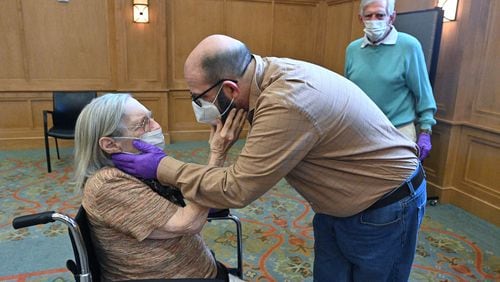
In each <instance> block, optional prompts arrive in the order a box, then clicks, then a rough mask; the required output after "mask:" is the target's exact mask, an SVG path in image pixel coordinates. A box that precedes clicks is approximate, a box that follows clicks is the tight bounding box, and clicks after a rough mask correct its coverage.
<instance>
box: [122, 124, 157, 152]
mask: <svg viewBox="0 0 500 282" xmlns="http://www.w3.org/2000/svg"><path fill="white" fill-rule="evenodd" d="M113 138H114V139H132V140H141V141H144V142H146V143H148V144H151V145H154V146H156V147H158V148H160V149H163V147H164V146H165V136H163V132H162V131H161V128H158V129H156V130H152V131H150V132H146V133H144V134H143V135H141V136H139V137H128V136H123V137H122V136H120V137H113ZM124 153H126V152H124Z"/></svg>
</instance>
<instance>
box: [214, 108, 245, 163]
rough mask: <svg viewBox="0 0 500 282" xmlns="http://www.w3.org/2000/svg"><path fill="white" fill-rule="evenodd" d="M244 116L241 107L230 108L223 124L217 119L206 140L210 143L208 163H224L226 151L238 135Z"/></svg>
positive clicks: (243, 122)
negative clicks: (237, 108)
mask: <svg viewBox="0 0 500 282" xmlns="http://www.w3.org/2000/svg"><path fill="white" fill-rule="evenodd" d="M246 116H247V115H246V112H245V111H244V110H243V109H239V110H236V109H232V110H231V111H230V112H229V115H228V117H227V119H226V123H225V124H222V121H221V120H220V119H218V120H217V125H215V126H212V129H211V132H210V139H209V140H208V143H209V144H210V158H209V160H208V164H209V165H215V166H222V165H223V164H224V161H225V159H226V155H227V151H228V150H229V149H230V148H231V147H232V146H233V144H234V143H235V142H236V141H237V140H238V138H239V136H240V133H241V130H242V129H243V125H244V124H245V119H246Z"/></svg>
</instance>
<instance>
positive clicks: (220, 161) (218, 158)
mask: <svg viewBox="0 0 500 282" xmlns="http://www.w3.org/2000/svg"><path fill="white" fill-rule="evenodd" d="M225 161H226V155H225V154H224V155H221V154H217V153H213V152H210V156H209V157H208V165H213V166H220V167H222V166H224V162H225Z"/></svg>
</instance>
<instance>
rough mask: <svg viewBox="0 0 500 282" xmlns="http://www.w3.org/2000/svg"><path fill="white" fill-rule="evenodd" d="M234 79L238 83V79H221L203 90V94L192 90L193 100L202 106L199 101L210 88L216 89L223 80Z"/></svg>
mask: <svg viewBox="0 0 500 282" xmlns="http://www.w3.org/2000/svg"><path fill="white" fill-rule="evenodd" d="M226 80H228V81H232V82H234V83H238V81H237V80H233V79H225V78H224V79H221V80H219V81H217V82H216V83H215V84H214V85H212V86H210V87H209V88H208V89H207V90H205V91H203V92H202V93H201V94H195V93H193V92H191V100H193V102H195V103H196V105H198V106H199V107H201V102H200V101H199V99H200V98H201V97H203V96H205V94H207V93H208V92H209V91H210V90H212V89H214V88H215V87H216V86H217V85H219V84H221V83H222V82H224V81H226Z"/></svg>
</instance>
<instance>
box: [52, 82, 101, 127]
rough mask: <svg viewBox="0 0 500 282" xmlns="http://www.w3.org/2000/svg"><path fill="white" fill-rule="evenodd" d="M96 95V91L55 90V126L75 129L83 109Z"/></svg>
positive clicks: (53, 98)
mask: <svg viewBox="0 0 500 282" xmlns="http://www.w3.org/2000/svg"><path fill="white" fill-rule="evenodd" d="M96 97H97V93H96V92H63V91H56V92H54V93H53V96H52V100H53V103H54V110H53V111H54V114H53V117H52V118H53V120H52V122H53V124H54V127H55V128H60V129H74V128H75V124H76V120H77V118H78V115H79V114H80V112H81V111H82V109H83V108H84V107H85V106H86V105H87V104H88V103H90V101H92V99H94V98H96Z"/></svg>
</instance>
